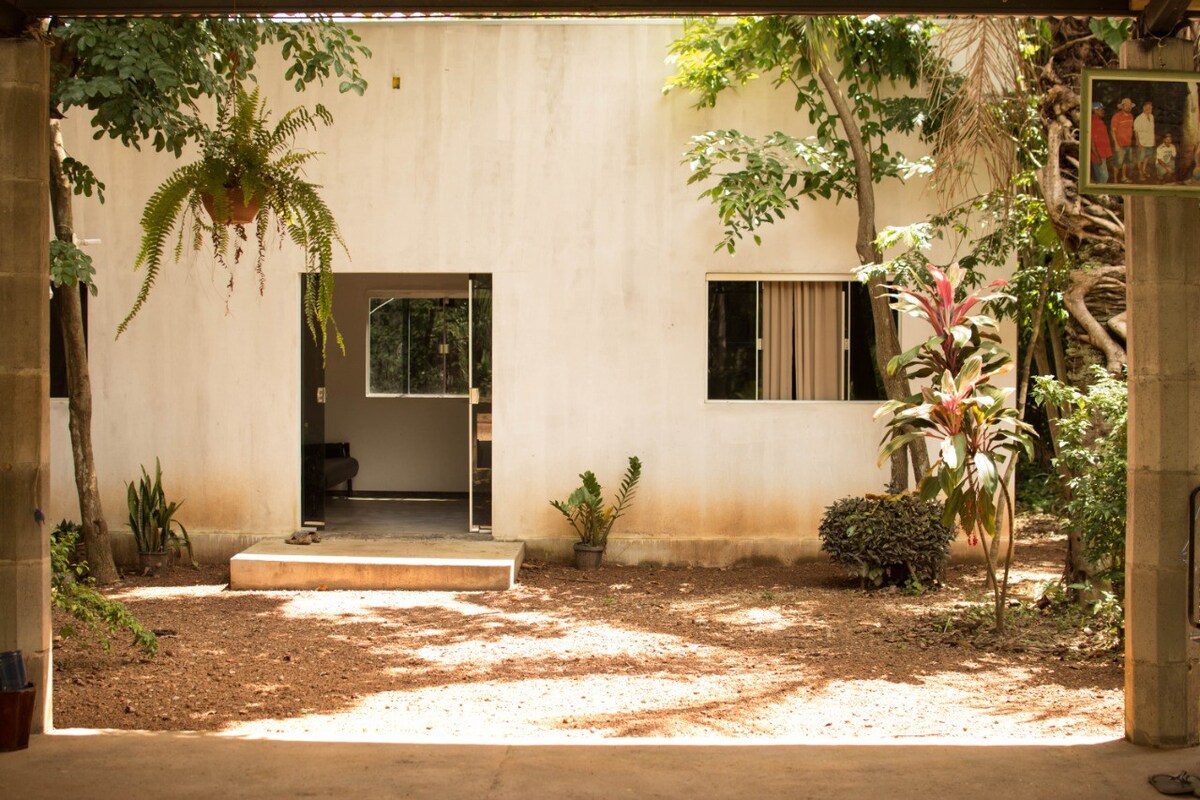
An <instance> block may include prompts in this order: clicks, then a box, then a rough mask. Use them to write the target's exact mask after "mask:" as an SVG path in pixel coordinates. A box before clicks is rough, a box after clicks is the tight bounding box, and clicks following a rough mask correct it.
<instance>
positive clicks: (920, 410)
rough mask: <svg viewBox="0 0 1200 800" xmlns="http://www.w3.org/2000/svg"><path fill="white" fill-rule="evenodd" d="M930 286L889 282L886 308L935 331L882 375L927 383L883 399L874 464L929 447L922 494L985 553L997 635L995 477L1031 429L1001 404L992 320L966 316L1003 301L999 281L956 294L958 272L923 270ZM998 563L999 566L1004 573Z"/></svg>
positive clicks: (1003, 584) (1003, 590) (1000, 494)
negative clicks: (883, 426) (919, 444)
mask: <svg viewBox="0 0 1200 800" xmlns="http://www.w3.org/2000/svg"><path fill="white" fill-rule="evenodd" d="M926 270H927V273H928V274H927V276H925V278H926V280H927V285H926V286H924V287H921V288H908V287H905V286H887V287H886V288H887V289H888V295H889V297H891V298H892V308H894V309H896V310H897V311H899V312H901V313H904V314H908V315H909V316H911V317H916V318H918V319H923V320H925V321H926V322H927V323H929V325H930V326H931V327H932V328H933V331H934V332H933V335H932V336H930V337H929V338H928V339H927V340H926V341H924V342H922V343H921V344H919V345H917V346H916V347H914V348H912V349H911V350H909V351H907V352H905V353H901V354H900V355H898V356H896V357H895V358H893V359H892V360H891V362H889V363H888V372H889V373H895V372H903V373H904V374H905V375H907V376H908V377H909V378H916V379H929V385H928V386H926V387H925V388H924V389H922V390H921V394H919V395H914V396H912V397H909V398H907V399H905V400H890V401H888V402H887V403H885V404H884V405H883V406H882V407H881V408H880V409H879V410H878V411H877V412H876V413H875V417H876V419H878V418H879V417H882V416H885V415H888V414H891V415H892V417H891V419H890V420H888V422H887V430H886V432H885V433H884V437H883V442H882V443H881V449H880V453H879V463H881V464H882V463H883V462H884V461H886V460H887V459H888V458H889V457H890V456H891V455H892V453H894V452H895V451H896V450H898V449H900V448H901V447H904V446H905V445H906V444H908V443H909V442H911V441H914V440H916V439H926V440H930V441H932V442H933V443H934V444H935V445H936V446H937V458H936V459H935V460H934V462H933V464H932V466H931V467H930V468H929V472H928V474H927V475H926V476H925V478H924V479H923V480H922V481H921V497H922V499H925V500H932V499H933V498H935V497H937V496H938V495H939V494H942V495H944V496H945V503H946V511H945V515H944V516H943V522H945V523H946V524H947V525H953V524H954V523H955V522H957V523H958V524H959V525H961V526H962V529H963V530H964V531H966V532H967V538H968V541H969V542H970V544H971V545H972V546H974V545H976V544H978V545H979V546H980V548H981V549H982V550H983V556H984V560H985V562H986V564H987V571H988V585H989V587H990V588H991V589H992V593H993V597H994V600H995V604H996V609H995V610H996V630H997V631H1002V630H1004V611H1005V608H1006V606H1007V604H1008V573H1009V568H1010V566H1011V563H1012V553H1013V537H1012V536H1010V537H1009V539H1008V547H1007V549H1006V550H1005V553H1004V561H1003V563H1002V564H998V563H996V559H994V558H993V555H992V546H993V542H995V540H996V537H997V535H998V534H999V533H1000V532H999V531H997V524H996V509H997V508H998V507H999V503H1000V502H1001V501H1003V502H1004V503H1005V508H1006V510H1007V512H1008V517H1007V519H1009V520H1011V519H1012V497H1011V495H1010V494H1009V491H1008V487H1007V486H1005V484H1004V482H1003V481H1002V480H1001V479H1000V469H999V467H1000V464H1002V463H1004V462H1005V461H1006V460H1007V459H1008V458H1009V457H1010V456H1013V457H1015V456H1016V454H1017V453H1018V452H1020V451H1022V450H1024V451H1025V452H1027V453H1028V452H1030V449H1031V447H1032V441H1031V437H1032V436H1034V435H1035V434H1034V431H1033V429H1032V428H1031V427H1029V426H1028V425H1026V424H1025V423H1024V422H1022V421H1021V420H1020V418H1019V417H1018V416H1017V410H1016V409H1015V408H1013V407H1012V406H1009V405H1006V404H1005V401H1006V400H1007V399H1008V397H1009V395H1011V394H1012V392H1013V390H1012V389H1001V388H999V387H997V386H993V385H992V384H991V381H992V379H993V378H996V377H998V376H1000V375H1003V374H1004V373H1006V372H1008V371H1010V370H1011V369H1012V367H1013V361H1012V357H1011V356H1010V355H1009V354H1008V351H1007V350H1005V349H1004V347H1003V346H1001V344H1000V336H999V333H998V332H997V325H996V322H995V320H993V319H992V318H991V317H989V316H986V315H985V314H982V313H974V314H973V313H972V312H973V311H977V310H979V309H980V307H981V306H983V305H985V304H987V303H989V302H992V301H994V300H1000V299H1008V298H1009V296H1008V295H1006V294H1005V293H1004V291H1003V290H1004V288H1005V287H1006V286H1007V285H1008V284H1007V283H1005V282H1004V281H994V282H992V283H991V284H989V285H988V286H986V287H983V288H982V289H980V290H978V291H977V292H965V291H960V290H959V285H960V284H961V282H962V278H963V275H964V272H963V270H961V269H960V268H958V267H951V268H950V269H947V270H946V271H945V272H943V271H942V270H939V269H937V268H936V267H934V266H932V265H929V266H928V267H927V268H926ZM1001 567H1002V570H1001Z"/></svg>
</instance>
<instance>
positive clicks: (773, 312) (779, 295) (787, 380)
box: [762, 281, 844, 400]
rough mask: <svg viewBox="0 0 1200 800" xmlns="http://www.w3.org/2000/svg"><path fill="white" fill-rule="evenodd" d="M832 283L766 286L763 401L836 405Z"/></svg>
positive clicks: (837, 301)
mask: <svg viewBox="0 0 1200 800" xmlns="http://www.w3.org/2000/svg"><path fill="white" fill-rule="evenodd" d="M843 291H844V287H843V285H842V284H841V283H840V282H834V281H766V282H764V283H763V284H762V292H763V302H762V307H763V318H762V336H763V362H762V363H763V399H764V400H839V399H841V394H842V383H843V380H842V293H843Z"/></svg>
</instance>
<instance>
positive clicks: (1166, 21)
mask: <svg viewBox="0 0 1200 800" xmlns="http://www.w3.org/2000/svg"><path fill="white" fill-rule="evenodd" d="M1190 6H1191V2H1190V0H1150V2H1149V3H1147V4H1146V8H1145V10H1143V11H1142V13H1141V15H1140V16H1139V17H1138V22H1139V23H1140V25H1141V28H1142V30H1143V31H1145V32H1146V33H1148V34H1150V35H1151V36H1167V35H1169V34H1171V33H1174V31H1175V28H1176V27H1177V26H1178V25H1179V23H1180V22H1183V17H1184V15H1185V14H1186V13H1187V10H1188V8H1189V7H1190Z"/></svg>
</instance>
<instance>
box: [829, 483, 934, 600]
mask: <svg viewBox="0 0 1200 800" xmlns="http://www.w3.org/2000/svg"><path fill="white" fill-rule="evenodd" d="M819 534H820V537H821V549H822V550H823V551H824V552H826V553H828V554H829V556H830V558H832V559H833V561H834V562H835V563H837V564H840V565H841V566H843V567H844V568H845V569H846V572H847V573H848V574H850V575H852V576H855V577H859V578H862V579H864V582H869V583H871V584H872V585H874V586H882V585H884V584H885V583H891V584H903V583H904V582H905V580H906V579H909V578H913V579H916V580H918V581H920V582H921V583H923V584H926V585H936V584H937V579H938V577H939V575H940V573H941V570H942V566H943V565H944V564H945V561H946V558H947V556H948V555H949V552H950V542H951V541H953V539H954V528H953V525H952V524H946V523H944V522H943V521H942V509H941V506H940V505H939V504H937V503H934V502H930V501H929V500H927V499H925V498H918V497H917V496H916V495H913V494H899V495H867V496H866V497H845V498H842V499H841V500H838V501H837V502H835V503H833V504H832V505H830V506H829V508H827V509H826V510H825V515H824V517H823V518H822V519H821V526H820V528H819Z"/></svg>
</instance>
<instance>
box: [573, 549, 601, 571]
mask: <svg viewBox="0 0 1200 800" xmlns="http://www.w3.org/2000/svg"><path fill="white" fill-rule="evenodd" d="M602 560H604V548H603V547H595V546H594V545H590V544H583V543H582V542H576V543H575V569H586V570H595V569H600V562H601V561H602Z"/></svg>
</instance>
